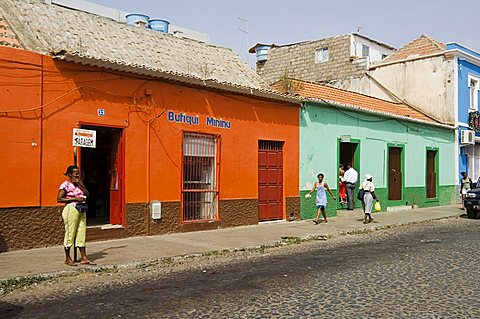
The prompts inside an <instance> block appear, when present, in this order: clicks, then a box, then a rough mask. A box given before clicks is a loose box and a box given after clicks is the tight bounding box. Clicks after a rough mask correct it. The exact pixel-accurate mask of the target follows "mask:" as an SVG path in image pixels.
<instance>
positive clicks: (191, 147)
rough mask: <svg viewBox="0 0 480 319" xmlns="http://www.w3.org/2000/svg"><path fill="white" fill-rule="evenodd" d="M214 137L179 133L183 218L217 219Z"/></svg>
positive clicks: (186, 220) (216, 175) (216, 174)
mask: <svg viewBox="0 0 480 319" xmlns="http://www.w3.org/2000/svg"><path fill="white" fill-rule="evenodd" d="M217 159H218V137H217V136H215V135H209V134H200V133H184V134H183V164H182V166H183V174H182V176H183V181H182V214H183V221H185V222H189V221H203V220H216V219H218V160H217Z"/></svg>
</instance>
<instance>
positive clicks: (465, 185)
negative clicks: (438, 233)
mask: <svg viewBox="0 0 480 319" xmlns="http://www.w3.org/2000/svg"><path fill="white" fill-rule="evenodd" d="M460 174H461V175H462V179H461V180H460V195H461V196H462V208H461V209H465V196H467V192H468V191H469V190H470V189H471V187H470V185H471V184H472V179H471V178H470V177H468V175H467V173H466V172H461V173H460Z"/></svg>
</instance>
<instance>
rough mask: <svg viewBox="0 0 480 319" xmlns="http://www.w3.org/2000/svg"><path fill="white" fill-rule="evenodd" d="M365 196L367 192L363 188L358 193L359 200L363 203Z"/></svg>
mask: <svg viewBox="0 0 480 319" xmlns="http://www.w3.org/2000/svg"><path fill="white" fill-rule="evenodd" d="M364 196H365V190H364V189H363V188H361V189H360V190H359V191H358V194H357V198H358V199H359V200H361V201H363V197H364Z"/></svg>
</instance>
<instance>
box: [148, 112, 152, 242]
mask: <svg viewBox="0 0 480 319" xmlns="http://www.w3.org/2000/svg"><path fill="white" fill-rule="evenodd" d="M152 120H153V119H152ZM152 120H150V121H148V123H147V203H148V205H150V200H151V199H150V196H151V195H150V124H151V122H152ZM147 236H150V209H147Z"/></svg>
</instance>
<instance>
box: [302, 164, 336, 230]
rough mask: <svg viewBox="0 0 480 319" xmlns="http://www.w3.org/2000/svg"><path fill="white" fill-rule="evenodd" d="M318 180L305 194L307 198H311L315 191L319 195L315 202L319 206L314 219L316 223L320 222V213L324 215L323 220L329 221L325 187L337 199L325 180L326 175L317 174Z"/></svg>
mask: <svg viewBox="0 0 480 319" xmlns="http://www.w3.org/2000/svg"><path fill="white" fill-rule="evenodd" d="M317 178H318V182H315V184H314V185H313V188H312V190H311V191H310V192H308V193H307V194H306V195H305V198H310V197H311V196H312V195H311V194H312V193H313V192H315V191H316V192H317V196H316V197H315V204H316V206H317V217H316V218H315V219H314V220H313V222H314V223H315V224H318V223H319V222H320V213H321V214H322V216H323V222H324V223H326V222H327V214H326V213H325V208H326V207H327V193H326V192H325V189H326V190H328V192H329V193H330V195H331V196H332V198H333V200H337V198H336V197H335V195H333V193H332V191H331V190H330V187H328V184H327V182H324V181H323V178H324V175H323V174H322V173H320V174H318V175H317Z"/></svg>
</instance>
